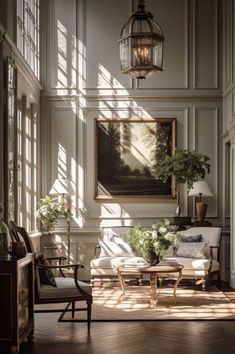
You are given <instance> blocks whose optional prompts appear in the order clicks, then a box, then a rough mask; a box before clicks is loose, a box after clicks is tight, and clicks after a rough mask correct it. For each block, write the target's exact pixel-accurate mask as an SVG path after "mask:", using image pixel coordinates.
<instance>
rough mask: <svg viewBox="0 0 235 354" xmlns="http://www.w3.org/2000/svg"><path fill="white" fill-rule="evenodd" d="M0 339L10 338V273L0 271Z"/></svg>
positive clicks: (11, 305)
mask: <svg viewBox="0 0 235 354" xmlns="http://www.w3.org/2000/svg"><path fill="white" fill-rule="evenodd" d="M0 284H1V287H2V289H4V291H0V316H1V320H0V341H1V340H2V341H8V340H12V337H13V333H12V321H13V318H12V311H13V309H12V307H13V304H12V274H11V273H7V272H5V273H4V272H0Z"/></svg>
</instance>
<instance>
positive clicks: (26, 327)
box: [0, 253, 34, 354]
mask: <svg viewBox="0 0 235 354" xmlns="http://www.w3.org/2000/svg"><path fill="white" fill-rule="evenodd" d="M0 283H1V301H0V313H1V321H0V347H1V348H3V349H5V350H6V351H7V350H10V351H11V353H12V354H17V353H18V352H19V349H20V344H21V342H22V341H23V340H24V339H25V338H27V339H28V341H32V340H33V334H34V259H33V255H32V254H31V253H28V254H27V255H26V256H25V257H23V258H21V259H18V260H17V259H13V258H10V257H9V258H8V259H5V260H3V259H0Z"/></svg>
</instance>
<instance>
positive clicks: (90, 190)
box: [42, 0, 234, 252]
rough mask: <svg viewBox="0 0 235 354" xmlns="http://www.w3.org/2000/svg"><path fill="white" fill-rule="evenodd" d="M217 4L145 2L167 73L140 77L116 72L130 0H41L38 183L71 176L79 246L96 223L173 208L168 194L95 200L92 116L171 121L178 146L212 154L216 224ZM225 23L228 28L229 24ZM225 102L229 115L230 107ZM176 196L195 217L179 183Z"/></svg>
mask: <svg viewBox="0 0 235 354" xmlns="http://www.w3.org/2000/svg"><path fill="white" fill-rule="evenodd" d="M221 4H222V2H221V0H193V1H190V0H174V1H172V0H148V1H146V8H147V10H149V11H151V12H152V13H153V14H154V16H155V18H156V20H157V21H158V22H159V23H160V25H161V26H162V28H163V32H164V36H165V48H164V66H163V70H164V71H163V72H162V73H160V74H159V75H157V76H155V77H152V78H149V79H147V80H142V81H139V82H137V81H136V80H132V79H130V78H129V77H127V76H125V75H123V74H121V73H120V63H119V48H118V39H119V35H120V31H121V28H122V26H123V25H124V24H125V22H126V21H127V19H128V17H129V16H130V15H131V13H132V11H133V9H135V8H136V7H135V6H136V2H135V1H131V0H99V1H97V0H89V1H88V0H70V1H65V0H56V1H55V0H47V1H44V2H43V7H44V13H45V18H44V19H43V21H44V23H45V26H46V27H45V28H46V30H45V29H44V38H43V53H42V57H43V63H42V68H43V70H44V72H43V73H42V78H43V87H44V89H43V104H42V112H43V114H42V119H43V122H42V134H43V136H42V141H43V151H44V159H43V164H44V168H43V173H44V178H43V179H42V183H43V186H42V190H43V192H44V193H48V191H49V189H50V186H51V183H52V182H53V178H55V177H56V176H57V175H59V174H60V172H61V170H63V173H65V174H66V175H67V177H69V178H72V179H73V180H74V182H75V184H76V188H77V195H76V198H75V200H74V201H73V224H72V232H73V242H75V243H76V242H78V243H79V244H80V238H79V235H81V234H82V233H84V235H86V238H89V237H92V236H91V235H94V234H93V232H95V230H96V231H97V232H98V230H99V227H100V226H101V225H105V224H106V225H107V224H115V225H124V224H126V225H130V224H135V223H137V222H141V223H143V224H146V225H148V224H150V223H151V222H152V221H153V220H154V219H155V218H156V217H163V216H165V217H173V216H174V212H175V207H176V205H175V204H176V203H175V200H169V201H160V200H153V201H151V202H149V201H146V202H143V201H142V202H139V201H136V202H133V201H132V202H130V201H123V202H111V203H107V202H101V201H95V200H94V174H95V171H94V168H95V167H94V161H95V140H94V121H95V119H96V118H98V117H106V118H131V117H158V118H176V119H177V147H178V148H182V149H187V148H189V149H191V150H193V149H195V150H197V151H199V152H200V153H206V154H208V155H209V157H210V159H211V164H212V172H211V174H210V175H209V176H207V180H208V182H209V184H210V187H211V189H212V191H213V198H211V199H209V198H208V204H209V206H208V217H209V218H211V220H212V222H213V223H214V224H218V225H219V224H221V222H222V213H221V209H222V207H221V205H222V199H223V198H222V196H221V193H220V192H219V191H220V190H221V189H222V183H223V181H222V171H221V168H220V163H221V161H220V156H221V155H222V147H223V144H222V138H221V136H222V124H221V123H220V122H221V121H222V107H223V103H222V102H223V96H222V89H223V87H222V80H221V75H222V74H221V73H222V61H221V59H222V41H221V39H222V23H221V15H222V13H221V11H220V10H221ZM228 13H229V11H228ZM226 26H227V27H226V28H227V29H226V30H227V31H230V30H231V28H230V27H231V26H230V27H229V25H228V24H226ZM229 43H230V42H229ZM231 72H232V71H231ZM226 75H227V77H229V73H227V74H226ZM228 85H229V84H228ZM229 95H230V93H229V92H228V96H229ZM228 100H229V99H228ZM230 101H231V102H233V101H232V99H230ZM229 107H230V108H229ZM225 108H226V109H230V111H231V109H232V112H234V107H232V108H231V104H225ZM226 124H227V123H226ZM60 146H61V147H62V150H63V149H64V151H62V150H61V151H60ZM61 156H63V158H61ZM59 161H60V163H61V164H62V166H63V167H62V169H61V166H60V163H59ZM182 202H183V214H184V215H194V208H193V200H191V199H188V197H187V189H186V187H185V186H182ZM84 208H85V209H86V213H85V214H84V213H83V211H84ZM84 216H85V219H84ZM59 232H61V234H63V233H65V224H63V223H61V224H60V227H59ZM76 235H77V238H76ZM92 240H93V238H92ZM92 242H93V241H92ZM79 247H80V246H79ZM74 252H75V251H74Z"/></svg>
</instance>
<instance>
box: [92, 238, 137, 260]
mask: <svg viewBox="0 0 235 354" xmlns="http://www.w3.org/2000/svg"><path fill="white" fill-rule="evenodd" d="M99 245H100V257H130V256H133V255H134V253H133V251H132V249H131V247H130V245H128V243H127V242H125V241H123V240H122V239H121V238H120V237H118V236H114V235H113V237H112V239H110V240H108V239H107V238H106V239H103V240H99Z"/></svg>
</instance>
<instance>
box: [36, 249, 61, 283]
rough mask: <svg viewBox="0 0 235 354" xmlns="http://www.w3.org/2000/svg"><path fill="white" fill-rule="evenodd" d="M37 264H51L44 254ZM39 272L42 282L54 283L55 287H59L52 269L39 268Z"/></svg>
mask: <svg viewBox="0 0 235 354" xmlns="http://www.w3.org/2000/svg"><path fill="white" fill-rule="evenodd" d="M37 265H50V264H49V262H48V261H47V259H46V258H45V257H44V256H43V255H41V256H40V257H39V258H38V259H37ZM38 273H39V278H40V282H41V283H42V284H47V285H52V286H54V287H55V288H56V287H57V285H56V281H55V277H54V274H53V272H52V270H51V269H49V268H47V269H43V268H38Z"/></svg>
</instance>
